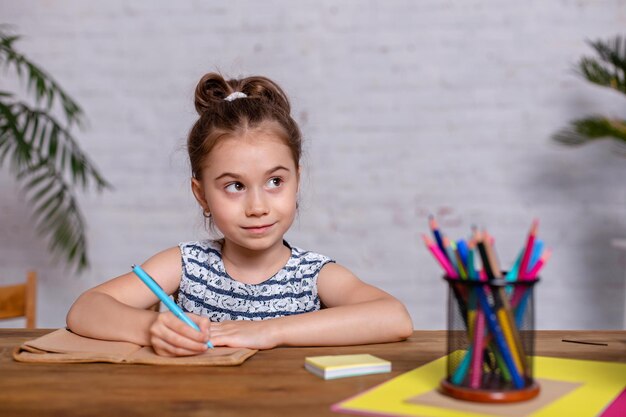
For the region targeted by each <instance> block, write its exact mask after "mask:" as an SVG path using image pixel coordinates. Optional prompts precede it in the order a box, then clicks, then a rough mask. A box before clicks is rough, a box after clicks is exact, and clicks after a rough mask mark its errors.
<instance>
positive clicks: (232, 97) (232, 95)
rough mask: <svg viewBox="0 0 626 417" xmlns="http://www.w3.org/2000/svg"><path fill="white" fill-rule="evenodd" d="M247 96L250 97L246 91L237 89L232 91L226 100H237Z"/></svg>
mask: <svg viewBox="0 0 626 417" xmlns="http://www.w3.org/2000/svg"><path fill="white" fill-rule="evenodd" d="M246 97H248V95H247V94H246V93H242V92H241V91H235V92H234V93H230V95H229V96H228V97H226V98H225V99H224V100H226V101H233V100H237V99H238V98H246Z"/></svg>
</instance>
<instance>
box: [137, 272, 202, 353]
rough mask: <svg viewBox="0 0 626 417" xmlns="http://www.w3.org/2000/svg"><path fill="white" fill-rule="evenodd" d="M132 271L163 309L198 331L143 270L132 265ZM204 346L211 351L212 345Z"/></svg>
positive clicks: (194, 324) (196, 326) (195, 325)
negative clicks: (157, 299)
mask: <svg viewBox="0 0 626 417" xmlns="http://www.w3.org/2000/svg"><path fill="white" fill-rule="evenodd" d="M132 269H133V272H134V273H135V275H137V276H138V277H139V279H141V280H142V281H143V283H144V284H146V285H147V286H148V288H150V291H152V292H153V293H154V294H155V295H156V296H157V297H159V300H161V301H162V302H163V304H165V307H167V308H168V309H169V310H170V311H171V312H172V313H174V315H175V316H176V317H178V318H179V319H181V320H182V321H184V322H185V323H186V324H188V325H189V326H191V327H192V328H193V329H195V330H197V331H200V328H199V327H198V325H197V324H196V323H194V322H193V321H191V319H190V318H189V317H187V315H186V314H185V313H183V310H181V309H180V307H178V306H177V305H176V303H175V302H174V301H172V299H171V298H170V297H169V296H168V295H167V294H166V293H165V291H163V288H161V287H160V286H159V284H157V283H156V281H155V280H154V279H152V277H151V276H150V275H148V273H147V272H146V271H144V270H143V268H141V267H140V266H139V265H133V266H132ZM206 345H207V346H208V347H210V348H211V349H213V343H211V342H210V341H209V342H206Z"/></svg>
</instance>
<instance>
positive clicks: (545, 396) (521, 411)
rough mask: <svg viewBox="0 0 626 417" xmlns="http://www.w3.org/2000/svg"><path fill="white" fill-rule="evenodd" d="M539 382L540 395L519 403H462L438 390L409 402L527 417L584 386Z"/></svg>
mask: <svg viewBox="0 0 626 417" xmlns="http://www.w3.org/2000/svg"><path fill="white" fill-rule="evenodd" d="M537 382H538V383H539V386H540V387H541V391H539V395H537V396H536V397H535V398H533V399H531V400H528V401H521V402H518V403H507V404H484V403H477V402H470V401H462V400H457V399H455V398H452V397H449V396H447V395H444V394H442V393H441V392H439V391H438V390H437V389H434V390H431V391H428V392H425V393H424V394H420V395H417V396H415V397H411V398H409V399H408V400H407V402H409V403H411V404H418V405H426V406H432V407H439V408H446V409H450V410H458V411H464V412H469V413H476V414H487V415H492V416H494V417H526V416H529V415H531V414H532V413H534V412H535V411H538V410H540V409H541V408H543V407H545V406H546V405H548V404H550V403H552V402H553V401H556V400H557V399H559V398H561V397H563V396H564V395H567V394H570V393H571V392H573V391H574V390H576V389H577V388H579V387H581V386H582V385H583V384H582V383H576V382H567V381H556V380H552V379H537Z"/></svg>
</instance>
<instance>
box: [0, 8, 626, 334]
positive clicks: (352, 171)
mask: <svg viewBox="0 0 626 417" xmlns="http://www.w3.org/2000/svg"><path fill="white" fill-rule="evenodd" d="M0 16H1V17H0V21H2V22H6V23H10V24H13V25H15V29H16V32H18V33H20V34H23V35H24V39H23V40H22V41H21V42H20V43H18V47H20V48H21V49H22V50H23V51H24V52H25V53H27V55H28V56H29V57H31V58H32V59H33V60H34V61H35V62H37V63H39V64H40V65H41V66H43V67H44V68H45V69H46V70H48V71H49V72H50V73H51V74H53V75H54V77H56V79H57V80H58V81H59V82H60V83H61V85H63V86H64V87H65V88H66V89H67V90H68V91H69V92H70V93H71V94H72V95H73V96H74V97H75V98H76V99H77V100H78V101H79V102H80V103H81V104H82V105H83V107H84V110H85V111H86V114H87V116H88V119H89V129H88V130H86V131H84V132H83V133H80V134H79V135H78V136H79V137H80V141H81V145H82V146H83V147H84V148H85V149H87V150H88V151H89V153H90V155H91V156H92V158H93V159H94V160H95V161H96V163H97V165H98V167H99V168H101V170H102V171H103V173H104V174H105V176H106V178H107V179H108V180H109V181H110V182H111V183H112V184H113V185H114V187H115V188H114V190H112V191H109V192H106V193H104V194H102V195H95V194H93V193H92V194H89V195H86V196H84V197H82V198H81V200H82V202H83V208H84V210H85V212H86V217H87V221H88V225H89V233H88V238H89V242H90V245H91V251H90V254H91V259H92V268H91V269H90V270H89V271H88V272H86V273H85V274H82V275H80V276H78V275H76V274H74V273H72V272H71V271H68V270H67V269H66V268H64V267H63V266H62V264H55V263H54V262H53V261H52V259H51V258H50V256H49V255H48V254H47V252H46V245H45V242H42V241H41V239H39V238H38V237H37V236H36V235H35V234H34V232H33V228H32V226H31V223H30V220H29V217H28V208H27V205H26V203H25V200H24V197H23V196H22V195H21V194H20V193H19V192H18V188H17V187H16V185H15V183H14V182H13V181H12V179H11V177H10V176H9V174H8V171H7V170H6V168H5V169H3V170H2V171H0V193H1V195H2V197H1V198H0V275H1V278H0V283H5V282H7V283H8V282H11V281H13V280H16V279H18V278H19V277H20V276H22V275H23V274H24V271H25V270H26V269H27V268H36V269H37V270H38V271H39V273H40V277H41V278H40V279H41V283H40V292H39V294H40V298H39V313H40V314H39V325H40V326H41V327H59V326H63V325H64V318H65V313H66V311H67V309H68V308H69V306H70V305H71V303H72V302H73V300H74V299H75V298H76V297H77V296H78V294H80V292H82V291H83V290H85V289H86V288H89V287H91V286H94V285H96V284H98V283H100V282H103V281H104V280H106V279H109V278H111V277H114V276H116V275H119V274H122V273H125V272H126V271H128V268H129V266H130V265H131V264H132V263H135V262H141V261H143V260H145V259H146V258H147V257H149V256H150V255H152V254H153V253H155V252H157V251H159V250H161V249H164V248H167V247H170V246H173V245H175V244H177V243H178V242H179V241H183V240H188V239H193V238H199V237H202V236H204V231H203V229H202V225H203V223H202V218H201V215H200V212H199V210H198V209H197V207H196V206H195V202H194V201H193V199H192V196H191V193H190V192H189V186H188V176H189V173H188V167H187V161H186V154H185V151H184V149H183V144H184V140H185V137H186V134H187V132H188V129H189V128H190V126H191V124H192V122H193V121H194V120H195V112H194V110H193V103H192V94H193V89H194V87H195V84H196V82H197V81H198V79H199V78H200V76H201V75H202V74H203V73H205V72H207V71H210V70H215V69H220V70H221V71H223V72H224V73H226V74H228V75H232V76H239V75H250V74H263V75H267V76H269V77H271V78H273V79H275V80H276V81H278V82H279V83H280V84H281V85H282V86H283V87H284V88H285V90H286V91H287V92H288V94H289V95H290V97H291V99H292V101H293V105H294V112H295V115H296V118H297V120H299V121H300V123H301V127H302V130H303V132H304V134H305V137H306V140H307V144H306V157H305V158H306V159H305V161H304V162H305V168H306V175H305V177H304V183H303V197H302V204H301V212H300V215H299V219H298V220H297V223H296V224H295V226H294V228H293V229H292V231H291V232H290V234H289V236H288V237H289V239H290V240H291V241H292V242H294V243H295V244H297V245H299V246H302V247H305V248H307V249H311V250H316V251H319V252H322V253H326V254H328V255H330V256H333V257H335V258H336V259H337V260H338V261H339V262H341V263H342V264H344V265H346V266H347V267H349V268H350V269H352V270H353V271H354V272H355V273H357V274H358V275H359V276H360V277H361V278H362V279H364V280H365V281H368V282H370V283H372V284H375V285H378V286H380V287H382V288H383V289H385V290H387V291H388V292H390V293H392V294H394V295H396V296H397V297H399V298H400V299H401V300H402V301H404V302H405V303H406V304H407V306H408V307H409V309H410V312H411V314H412V316H413V320H414V323H415V327H416V328H425V329H430V328H444V327H445V300H446V298H445V287H444V284H443V283H442V282H441V280H440V279H439V278H438V276H439V275H440V270H439V269H438V267H437V266H436V265H435V263H434V261H433V260H432V259H431V258H430V256H429V254H428V253H427V251H426V250H425V249H424V248H423V247H422V246H421V244H420V241H419V235H420V233H422V232H426V231H427V216H428V214H429V213H434V214H436V215H438V217H439V220H440V222H441V223H442V225H443V227H444V229H445V231H446V232H447V233H448V234H449V235H450V236H452V237H455V238H458V237H461V236H466V235H467V234H468V233H469V229H470V225H471V224H478V225H484V226H487V227H488V228H489V229H490V231H491V232H492V234H493V235H495V237H496V240H497V249H498V253H499V256H500V259H501V262H502V263H503V264H504V265H510V264H511V263H512V261H513V258H514V256H515V255H516V252H517V251H518V250H519V248H520V247H521V245H522V243H523V241H524V239H525V235H526V230H527V229H528V227H529V225H530V222H531V220H532V218H533V217H535V216H536V217H539V218H540V219H541V228H540V237H541V238H543V239H544V240H545V241H546V243H547V244H548V246H550V247H552V248H553V249H554V256H553V259H552V260H551V261H550V263H549V265H548V266H547V267H546V268H545V272H544V274H543V275H544V280H543V282H542V283H541V284H540V285H539V287H538V288H537V291H538V292H537V309H538V312H537V314H538V317H537V325H538V327H539V328H580V329H589V328H617V327H621V326H622V322H621V318H622V316H623V309H624V305H623V300H624V291H625V288H624V269H625V268H626V259H625V257H624V255H622V254H620V253H618V251H617V250H616V249H613V248H612V247H611V246H610V241H611V239H613V238H616V237H626V214H625V213H626V187H624V185H623V183H624V178H625V176H624V174H625V173H626V158H624V157H619V156H617V155H616V154H615V153H613V152H612V146H611V145H610V144H609V143H598V144H597V145H593V146H587V147H585V148H583V149H575V150H574V149H569V148H563V147H560V146H558V145H556V144H554V143H553V142H551V141H550V140H549V139H548V138H549V135H550V134H551V133H552V132H554V131H555V130H556V129H558V128H560V127H562V126H563V125H564V124H566V122H567V121H568V120H570V119H572V118H574V117H578V116H582V115H587V114H591V113H600V112H604V113H608V114H613V115H617V116H620V117H624V106H623V103H624V101H623V97H621V96H619V95H618V94H615V93H611V92H608V91H604V90H602V89H600V88H596V87H593V86H590V85H588V84H586V83H585V82H584V81H582V80H581V79H579V78H578V77H576V76H575V75H573V73H572V71H571V68H572V65H573V64H574V63H575V62H576V61H577V60H578V58H579V57H580V56H581V55H582V54H583V53H590V49H589V48H588V47H587V46H586V45H585V43H584V41H585V40H586V39H596V38H607V37H610V36H613V35H615V34H618V33H620V30H622V31H623V28H624V27H625V25H626V4H625V3H624V2H623V1H622V0H613V1H610V0H598V1H566V0H562V1H557V2H545V1H539V0H534V1H524V2H519V3H515V2H502V1H495V0H492V1H488V0H473V1H445V2H442V1H368V2H363V1H347V2H334V1H305V2H298V3H297V5H296V4H295V3H293V2H288V1H266V2H257V1H252V0H250V1H230V2H228V3H226V2H196V1H179V2H170V1H164V0H159V1H151V2H147V1H146V2H132V3H130V2H123V1H108V2H82V1H77V0H76V1H55V2H50V1H42V0H40V1H35V0H29V1H20V2H16V1H9V0H0ZM13 85H14V84H13V83H12V81H11V79H10V78H7V77H6V76H5V74H3V75H2V78H0V89H1V88H2V87H4V88H6V87H7V86H13ZM3 325H5V324H3ZM15 325H21V322H16V324H15Z"/></svg>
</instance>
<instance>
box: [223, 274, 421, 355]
mask: <svg viewBox="0 0 626 417" xmlns="http://www.w3.org/2000/svg"><path fill="white" fill-rule="evenodd" d="M317 288H318V293H319V296H320V299H321V301H322V303H323V304H324V305H325V306H326V307H327V308H325V309H322V310H320V311H314V312H311V313H304V314H298V315H294V316H287V317H280V318H277V319H273V320H266V321H261V322H250V321H248V322H245V321H231V322H222V323H211V341H212V342H213V343H214V344H217V345H228V346H245V347H250V348H259V349H267V348H272V347H275V346H279V345H287V346H332V345H356V344H366V343H382V342H395V341H399V340H403V339H406V338H407V337H409V336H410V335H411V333H412V332H413V323H412V321H411V317H410V316H409V313H408V312H407V310H406V308H405V307H404V305H403V304H402V303H401V302H400V301H398V300H397V299H396V298H394V297H392V296H391V295H389V294H387V293H386V292H384V291H382V290H380V289H378V288H376V287H373V286H371V285H368V284H366V283H364V282H362V281H361V280H359V279H358V278H357V277H355V276H354V275H353V274H352V273H351V272H350V271H348V270H347V269H346V268H344V267H342V266H340V265H337V264H333V263H331V264H326V265H325V266H324V267H323V268H322V270H321V271H320V274H319V276H318V279H317Z"/></svg>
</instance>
